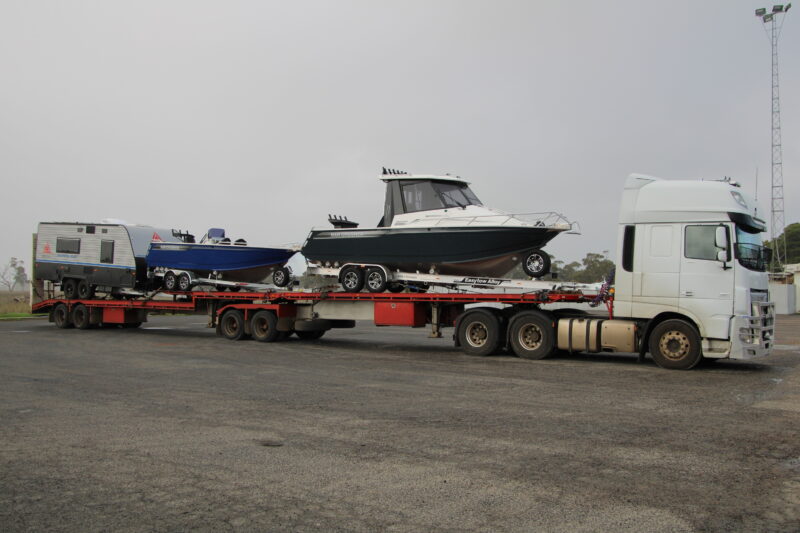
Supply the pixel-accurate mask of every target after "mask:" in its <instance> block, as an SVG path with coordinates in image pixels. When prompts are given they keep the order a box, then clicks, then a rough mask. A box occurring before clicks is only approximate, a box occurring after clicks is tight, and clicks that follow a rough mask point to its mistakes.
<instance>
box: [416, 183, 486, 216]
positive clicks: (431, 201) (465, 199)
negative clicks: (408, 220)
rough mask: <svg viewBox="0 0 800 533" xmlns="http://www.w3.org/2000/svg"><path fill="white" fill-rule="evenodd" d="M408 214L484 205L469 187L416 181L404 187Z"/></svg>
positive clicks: (457, 184)
mask: <svg viewBox="0 0 800 533" xmlns="http://www.w3.org/2000/svg"><path fill="white" fill-rule="evenodd" d="M402 189H403V201H404V202H405V207H406V212H407V213H413V212H415V211H432V210H435V209H446V208H448V207H466V206H468V205H483V204H482V203H481V201H480V200H478V197H477V196H475V193H473V192H472V191H471V190H470V188H469V187H468V186H467V185H464V184H459V183H449V182H443V181H416V182H407V183H404V184H403V185H402Z"/></svg>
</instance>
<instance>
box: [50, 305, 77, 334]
mask: <svg viewBox="0 0 800 533" xmlns="http://www.w3.org/2000/svg"><path fill="white" fill-rule="evenodd" d="M53 322H54V323H55V325H56V327H57V328H61V329H67V328H71V327H73V326H74V324H73V323H72V318H71V317H70V316H69V309H67V306H66V305H64V304H58V305H56V306H55V307H54V308H53Z"/></svg>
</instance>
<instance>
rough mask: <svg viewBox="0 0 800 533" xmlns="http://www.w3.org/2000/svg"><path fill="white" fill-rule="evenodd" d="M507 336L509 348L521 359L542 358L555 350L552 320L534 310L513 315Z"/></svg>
mask: <svg viewBox="0 0 800 533" xmlns="http://www.w3.org/2000/svg"><path fill="white" fill-rule="evenodd" d="M508 336H509V339H510V341H511V349H512V350H514V353H515V354H517V355H518V356H519V357H522V358H523V359H544V358H546V357H550V356H551V355H552V354H553V352H554V351H555V346H556V333H555V329H554V328H553V321H552V320H550V319H548V317H546V316H545V315H543V314H542V313H538V312H536V311H524V312H522V313H519V314H518V315H517V316H515V317H514V318H513V319H512V321H511V327H510V328H509V331H508Z"/></svg>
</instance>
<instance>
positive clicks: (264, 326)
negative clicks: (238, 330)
mask: <svg viewBox="0 0 800 533" xmlns="http://www.w3.org/2000/svg"><path fill="white" fill-rule="evenodd" d="M250 332H251V335H252V336H253V338H254V339H255V340H257V341H258V342H275V341H277V340H279V337H280V333H281V332H280V331H278V317H276V316H275V313H273V312H272V311H265V310H262V311H258V312H257V313H256V314H254V315H253V318H251V319H250Z"/></svg>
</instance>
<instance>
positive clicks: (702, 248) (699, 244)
mask: <svg viewBox="0 0 800 533" xmlns="http://www.w3.org/2000/svg"><path fill="white" fill-rule="evenodd" d="M716 234H717V226H686V238H685V240H684V246H683V255H684V256H686V258H687V259H707V260H709V261H716V260H717V252H718V249H717V245H716Z"/></svg>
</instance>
